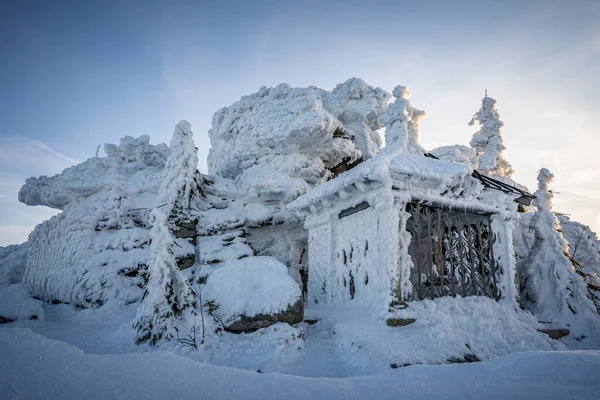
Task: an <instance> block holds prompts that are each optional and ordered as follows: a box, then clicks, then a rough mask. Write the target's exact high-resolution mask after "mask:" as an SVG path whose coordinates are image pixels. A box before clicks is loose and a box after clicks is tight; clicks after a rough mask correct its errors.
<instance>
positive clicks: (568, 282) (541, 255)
mask: <svg viewBox="0 0 600 400" xmlns="http://www.w3.org/2000/svg"><path fill="white" fill-rule="evenodd" d="M553 177H554V176H553V175H552V174H551V173H550V171H548V170H547V169H546V168H542V169H541V170H540V172H539V175H538V190H537V191H536V192H535V196H536V198H535V199H534V203H533V204H534V206H535V207H537V211H536V213H535V214H534V215H533V217H532V219H531V226H530V228H531V229H532V230H533V231H534V235H535V241H534V245H533V248H532V249H531V251H530V252H529V256H528V257H527V259H526V260H524V261H523V262H522V265H521V268H520V275H521V276H520V277H521V285H522V289H521V299H522V301H523V304H524V305H525V307H526V308H528V309H529V310H531V311H532V312H533V313H534V314H535V315H536V316H537V317H538V318H540V319H543V320H545V321H556V320H560V319H561V317H563V316H572V315H574V314H582V315H587V314H590V313H594V312H595V308H594V305H593V303H592V302H591V301H590V299H589V298H587V290H586V286H585V283H584V282H583V279H582V278H581V277H580V276H579V275H578V274H577V273H576V272H575V269H574V268H573V263H572V262H571V260H570V259H569V255H568V247H567V242H566V241H565V239H564V238H563V236H562V234H561V233H560V232H559V231H558V220H557V218H556V216H555V215H554V213H553V212H552V198H553V197H554V196H553V194H552V191H550V190H549V189H548V183H549V182H551V181H552V178H553Z"/></svg>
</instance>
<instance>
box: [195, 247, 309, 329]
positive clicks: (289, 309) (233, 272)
mask: <svg viewBox="0 0 600 400" xmlns="http://www.w3.org/2000/svg"><path fill="white" fill-rule="evenodd" d="M202 297H203V300H204V301H205V302H214V304H215V305H218V307H217V309H216V310H215V317H216V318H217V319H219V320H220V321H221V322H222V323H223V326H224V327H225V329H226V330H228V331H232V332H251V331H255V330H257V329H260V328H264V327H267V326H269V325H272V324H274V323H276V322H286V323H288V324H294V323H298V322H301V321H302V319H303V317H304V303H303V300H302V293H301V290H300V287H299V286H298V284H297V283H296V281H294V279H293V278H292V277H290V276H289V274H288V270H287V267H286V266H285V265H284V264H282V263H281V262H279V261H277V260H276V259H274V258H272V257H247V258H243V259H241V260H236V261H232V262H229V263H226V264H225V265H224V266H223V267H221V268H219V269H217V270H216V271H214V272H213V273H212V274H211V275H210V276H209V277H208V280H207V282H206V286H205V287H204V288H203V289H202Z"/></svg>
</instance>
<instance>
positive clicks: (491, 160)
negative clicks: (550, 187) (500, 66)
mask: <svg viewBox="0 0 600 400" xmlns="http://www.w3.org/2000/svg"><path fill="white" fill-rule="evenodd" d="M475 122H477V123H478V124H479V125H480V128H479V130H478V131H477V132H476V133H475V134H474V135H473V138H472V139H471V142H470V143H469V144H470V145H471V147H472V148H474V149H475V151H477V158H478V168H477V169H478V170H479V171H480V172H482V173H484V174H486V175H492V176H499V177H507V178H510V177H511V176H512V174H513V173H514V170H513V168H512V166H511V165H510V164H509V163H508V161H506V160H505V159H504V156H503V154H502V153H503V152H504V150H505V149H506V147H505V146H504V141H503V139H502V127H503V126H504V123H503V122H502V121H501V120H500V115H499V114H498V111H497V110H496V100H494V99H493V98H491V97H488V95H487V90H486V93H485V97H484V98H483V100H482V102H481V108H480V109H479V111H477V112H476V113H475V114H474V115H473V118H472V119H471V121H470V122H469V125H470V126H472V125H475Z"/></svg>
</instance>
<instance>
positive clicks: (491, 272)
mask: <svg viewBox="0 0 600 400" xmlns="http://www.w3.org/2000/svg"><path fill="white" fill-rule="evenodd" d="M406 211H408V212H409V213H410V214H411V216H412V218H409V219H408V221H407V224H406V229H407V230H408V231H409V232H410V233H411V235H412V239H411V241H410V245H409V247H408V252H409V254H410V256H411V258H412V262H413V268H412V270H411V276H410V280H411V283H412V285H413V292H412V297H411V300H423V299H434V298H436V297H442V296H453V295H460V296H487V297H491V298H493V299H496V300H498V299H499V298H500V296H501V293H500V289H499V287H498V282H499V281H500V274H501V269H500V268H499V266H498V263H497V261H496V259H495V258H494V251H493V244H494V242H495V241H496V237H495V235H494V233H493V232H492V230H491V228H490V216H489V215H480V214H475V213H468V212H464V211H462V212H461V211H456V210H450V209H445V208H438V207H432V206H428V205H423V204H420V203H409V204H408V205H407V206H406Z"/></svg>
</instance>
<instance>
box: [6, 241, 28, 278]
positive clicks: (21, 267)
mask: <svg viewBox="0 0 600 400" xmlns="http://www.w3.org/2000/svg"><path fill="white" fill-rule="evenodd" d="M28 247H29V245H28V244H27V242H25V243H22V244H18V245H17V244H13V245H10V246H6V247H0V287H2V286H5V285H11V284H14V283H21V281H22V280H23V275H24V273H25V264H26V263H27V248H28Z"/></svg>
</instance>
